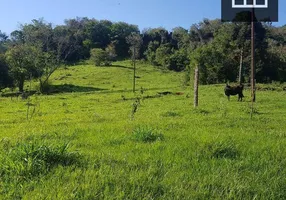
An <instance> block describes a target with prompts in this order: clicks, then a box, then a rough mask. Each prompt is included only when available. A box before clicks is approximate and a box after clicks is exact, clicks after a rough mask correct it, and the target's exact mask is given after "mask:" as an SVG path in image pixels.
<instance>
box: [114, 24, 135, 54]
mask: <svg viewBox="0 0 286 200" xmlns="http://www.w3.org/2000/svg"><path fill="white" fill-rule="evenodd" d="M132 33H138V34H139V33H140V31H139V28H138V26H136V25H131V24H127V23H125V22H118V23H114V24H112V26H111V41H112V42H113V43H114V45H115V49H116V54H117V55H118V57H119V58H127V57H128V55H129V54H128V50H129V44H128V43H127V41H126V38H127V37H128V36H129V35H130V34H132Z"/></svg>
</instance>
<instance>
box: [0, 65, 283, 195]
mask: <svg viewBox="0 0 286 200" xmlns="http://www.w3.org/2000/svg"><path fill="white" fill-rule="evenodd" d="M115 65H116V66H113V67H94V66H88V65H87V66H71V67H68V68H66V69H60V70H59V71H57V72H56V73H55V74H54V75H53V77H52V78H51V79H52V82H51V83H52V84H53V85H54V91H56V92H57V93H56V94H52V95H39V96H37V95H35V96H32V97H31V98H30V100H20V99H18V100H17V99H16V98H13V99H12V100H11V99H10V98H0V108H1V116H0V133H1V136H0V137H1V138H0V147H1V148H0V149H1V150H0V161H1V162H0V176H1V179H0V198H4V199H8V198H11V199H17V198H23V199H211V198H218V199H253V198H257V199H284V198H285V197H286V192H285V191H286V190H285V181H286V178H285V177H286V169H285V167H284V166H285V164H286V159H285V155H286V148H285V145H286V132H285V130H286V124H285V121H286V104H285V92H283V91H281V92H277V91H259V92H258V94H257V98H258V102H257V104H256V105H255V110H254V111H255V112H254V115H253V117H252V119H251V117H250V103H249V102H248V100H249V99H250V98H249V94H250V91H245V96H247V98H246V101H244V102H237V99H236V97H233V98H231V101H230V102H228V101H227V98H226V97H225V96H224V94H223V86H222V85H214V86H202V87H200V106H199V108H198V109H194V108H193V106H192V100H193V98H192V90H191V89H190V88H185V87H182V83H183V80H184V74H183V73H175V72H163V71H161V70H157V69H154V68H153V67H151V66H148V65H145V64H140V65H139V67H138V73H137V76H138V77H140V78H138V79H137V88H138V91H137V93H136V94H133V93H132V92H131V91H132V90H131V89H132V70H131V69H130V64H129V62H118V63H115ZM141 87H142V88H143V94H141V92H140V89H141ZM158 92H159V93H161V92H171V93H172V94H169V95H158ZM189 97H190V98H189ZM138 98H139V99H140V100H137V99H138ZM138 101H140V102H138ZM27 105H30V107H29V112H28V117H27V109H28V106H27ZM27 118H28V119H27ZM67 143H68V146H67V145H65V144H67Z"/></svg>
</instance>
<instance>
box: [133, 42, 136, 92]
mask: <svg viewBox="0 0 286 200" xmlns="http://www.w3.org/2000/svg"><path fill="white" fill-rule="evenodd" d="M135 62H136V60H135V47H134V48H133V93H135V90H136V88H135V84H136V66H135Z"/></svg>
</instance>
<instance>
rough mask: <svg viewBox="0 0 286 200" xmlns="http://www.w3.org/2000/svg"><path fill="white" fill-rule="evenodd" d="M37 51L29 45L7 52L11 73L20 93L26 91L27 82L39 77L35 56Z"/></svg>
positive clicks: (19, 46) (18, 46) (15, 47)
mask: <svg viewBox="0 0 286 200" xmlns="http://www.w3.org/2000/svg"><path fill="white" fill-rule="evenodd" d="M36 51H37V50H36V49H35V48H34V47H32V46H28V45H24V44H23V45H17V46H14V47H13V48H11V49H9V50H8V51H7V52H6V59H7V63H8V65H9V72H10V74H11V76H12V78H13V79H14V81H15V82H16V84H17V86H18V88H19V91H20V92H23V91H24V82H25V80H27V79H29V78H32V77H36V76H37V75H38V71H37V69H35V65H34V61H35V58H34V56H33V55H35V53H36Z"/></svg>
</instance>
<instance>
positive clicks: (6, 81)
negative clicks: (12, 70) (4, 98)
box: [0, 54, 13, 90]
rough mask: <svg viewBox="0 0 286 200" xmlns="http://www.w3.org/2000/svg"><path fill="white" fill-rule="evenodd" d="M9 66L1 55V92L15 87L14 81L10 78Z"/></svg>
mask: <svg viewBox="0 0 286 200" xmlns="http://www.w3.org/2000/svg"><path fill="white" fill-rule="evenodd" d="M8 70H9V68H8V64H7V62H6V60H5V56H4V54H0V90H1V89H3V88H6V87H11V86H12V85H13V80H12V78H11V77H10V76H9V72H8Z"/></svg>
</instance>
